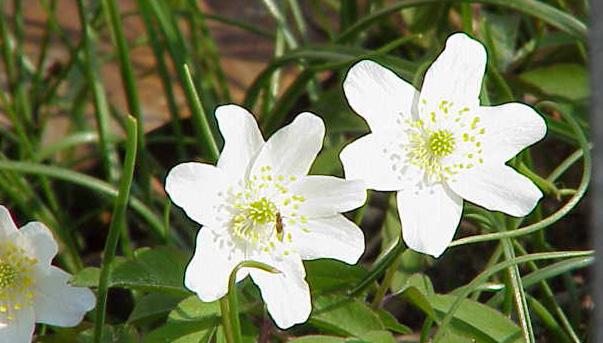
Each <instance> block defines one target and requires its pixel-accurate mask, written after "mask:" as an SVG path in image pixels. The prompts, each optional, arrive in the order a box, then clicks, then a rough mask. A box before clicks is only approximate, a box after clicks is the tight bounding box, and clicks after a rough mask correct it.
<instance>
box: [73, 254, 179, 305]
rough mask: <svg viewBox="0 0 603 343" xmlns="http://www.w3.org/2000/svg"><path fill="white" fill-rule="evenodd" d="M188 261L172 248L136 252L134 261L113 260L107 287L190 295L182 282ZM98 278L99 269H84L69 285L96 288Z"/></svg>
mask: <svg viewBox="0 0 603 343" xmlns="http://www.w3.org/2000/svg"><path fill="white" fill-rule="evenodd" d="M188 260H189V257H188V256H187V255H186V254H184V253H183V252H182V251H180V250H177V249H175V248H168V247H156V248H153V249H148V248H142V249H138V250H136V252H135V253H134V258H133V259H129V260H126V259H123V258H121V259H116V260H115V261H114V263H113V267H112V268H113V271H112V273H111V277H110V279H109V286H110V287H117V288H127V289H137V290H146V291H158V292H169V293H173V294H181V295H189V294H190V292H189V291H188V290H186V289H185V288H184V283H183V282H184V281H183V280H184V269H185V267H186V264H187V263H188ZM98 277H99V269H98V268H93V267H89V268H85V269H83V270H82V271H80V272H79V273H78V274H76V275H75V276H74V277H73V279H72V280H71V284H73V285H74V286H78V287H95V286H96V285H97V282H98Z"/></svg>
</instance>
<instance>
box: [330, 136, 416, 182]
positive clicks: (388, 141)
mask: <svg viewBox="0 0 603 343" xmlns="http://www.w3.org/2000/svg"><path fill="white" fill-rule="evenodd" d="M400 135H402V133H400ZM397 139H398V138H395V137H393V136H391V135H385V134H375V133H370V134H368V135H366V136H363V137H360V138H358V139H357V140H355V141H353V142H352V143H350V144H348V145H347V146H346V147H345V148H343V150H342V151H341V154H339V158H340V159H341V162H342V164H343V170H344V172H345V178H346V179H348V180H363V181H364V183H365V184H366V187H367V188H369V189H374V190H378V191H396V190H399V189H402V188H403V187H404V185H405V182H404V179H403V177H402V173H401V172H400V170H398V169H397V168H396V165H395V163H396V162H399V161H401V160H402V158H403V157H402V156H399V155H398V156H399V157H398V158H396V157H395V156H393V155H392V151H393V150H394V149H395V145H396V144H395V140H397ZM400 139H401V138H400Z"/></svg>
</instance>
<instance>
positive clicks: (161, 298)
mask: <svg viewBox="0 0 603 343" xmlns="http://www.w3.org/2000/svg"><path fill="white" fill-rule="evenodd" d="M182 299H183V295H180V294H166V293H155V292H153V293H149V294H145V295H144V296H142V297H141V298H140V299H138V300H137V301H136V304H135V305H134V310H132V313H130V317H129V318H128V322H129V323H136V324H138V323H139V322H146V321H149V320H155V319H158V318H161V317H162V316H164V315H167V314H168V313H169V312H170V311H171V310H173V309H174V308H175V307H176V306H177V305H178V303H180V301H182Z"/></svg>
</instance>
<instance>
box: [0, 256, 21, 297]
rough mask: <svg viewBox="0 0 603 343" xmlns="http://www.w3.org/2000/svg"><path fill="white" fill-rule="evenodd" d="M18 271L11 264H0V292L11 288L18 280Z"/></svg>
mask: <svg viewBox="0 0 603 343" xmlns="http://www.w3.org/2000/svg"><path fill="white" fill-rule="evenodd" d="M17 275H18V274H17V270H16V269H15V267H13V266H12V265H11V264H8V263H6V262H0V291H2V290H4V289H6V288H9V287H10V286H12V285H13V284H14V283H15V280H16V279H17Z"/></svg>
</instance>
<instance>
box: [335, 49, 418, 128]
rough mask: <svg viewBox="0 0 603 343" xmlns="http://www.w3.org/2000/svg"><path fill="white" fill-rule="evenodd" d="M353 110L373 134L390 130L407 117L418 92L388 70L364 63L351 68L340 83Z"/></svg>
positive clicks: (369, 62)
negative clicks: (364, 121) (398, 121)
mask: <svg viewBox="0 0 603 343" xmlns="http://www.w3.org/2000/svg"><path fill="white" fill-rule="evenodd" d="M343 91H344V92H345V96H346V98H347V100H348V103H349V104H350V106H351V107H352V109H353V110H354V111H355V112H356V113H358V114H359V115H360V116H362V117H363V118H364V119H365V120H366V121H367V123H368V125H369V127H370V128H371V130H372V131H374V132H379V131H392V130H393V129H394V128H395V127H397V126H398V124H397V122H396V121H397V120H399V119H402V120H404V118H410V116H411V109H412V107H413V103H414V102H415V101H416V100H415V99H417V98H418V92H417V90H416V89H415V88H414V87H413V86H412V85H411V84H409V83H408V82H406V81H404V80H403V79H401V78H400V77H398V75H396V74H395V73H394V72H392V71H391V70H389V69H387V68H385V67H382V66H381V65H379V64H377V63H375V62H373V61H369V60H363V61H360V62H358V63H356V64H354V65H353V66H352V68H350V70H349V71H348V74H347V75H346V77H345V80H344V81H343Z"/></svg>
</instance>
